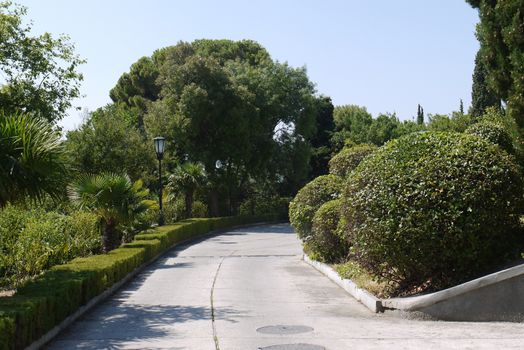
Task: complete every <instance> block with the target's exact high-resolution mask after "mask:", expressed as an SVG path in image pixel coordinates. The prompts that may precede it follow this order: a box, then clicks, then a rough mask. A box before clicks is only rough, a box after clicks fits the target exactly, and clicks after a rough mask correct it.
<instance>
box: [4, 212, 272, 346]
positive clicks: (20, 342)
mask: <svg viewBox="0 0 524 350" xmlns="http://www.w3.org/2000/svg"><path fill="white" fill-rule="evenodd" d="M276 220H277V217H276V216H258V217H254V216H234V217H222V218H205V219H189V220H184V221H181V222H178V223H176V224H173V225H166V226H162V227H157V228H154V229H152V230H149V231H147V232H146V233H143V234H139V235H136V236H135V239H134V241H133V242H131V243H127V244H124V245H122V246H121V247H120V248H118V249H115V250H113V251H111V252H109V253H108V254H104V255H93V256H90V257H85V258H77V259H74V260H72V261H71V262H69V263H67V264H64V265H57V266H54V267H52V268H51V269H50V270H48V271H46V272H44V273H43V274H42V275H41V276H39V277H38V278H36V279H35V280H33V281H31V282H29V283H28V284H27V285H25V286H24V287H22V288H20V289H19V290H18V291H17V293H16V294H15V295H14V296H12V297H4V298H0V349H1V350H4V349H5V350H11V349H23V348H25V347H27V346H29V345H30V344H31V343H33V342H34V341H36V340H38V339H39V338H40V337H41V336H43V335H44V334H45V333H47V332H48V331H50V330H51V329H53V328H54V327H55V326H57V325H58V324H60V322H62V321H63V320H64V319H65V318H67V317H68V316H69V315H71V314H73V313H74V312H75V311H76V310H77V309H78V308H80V307H81V306H83V305H85V304H86V303H87V302H89V300H91V299H92V298H94V297H96V296H97V295H99V294H101V293H103V292H104V291H105V290H107V289H108V288H110V287H111V286H112V285H114V284H115V283H117V282H118V281H120V280H122V279H123V278H124V277H126V276H127V275H128V274H129V273H131V272H133V270H135V269H136V268H138V267H139V266H141V265H142V264H144V263H146V262H148V261H150V260H151V259H153V258H154V257H155V256H157V255H158V254H160V253H162V252H163V251H165V250H167V249H168V248H170V247H172V246H173V245H175V244H176V243H179V242H182V241H185V240H187V239H191V238H195V237H198V236H201V235H203V234H206V233H208V232H209V231H212V230H217V229H223V228H228V227H232V226H236V225H243V224H249V223H255V222H262V221H276Z"/></svg>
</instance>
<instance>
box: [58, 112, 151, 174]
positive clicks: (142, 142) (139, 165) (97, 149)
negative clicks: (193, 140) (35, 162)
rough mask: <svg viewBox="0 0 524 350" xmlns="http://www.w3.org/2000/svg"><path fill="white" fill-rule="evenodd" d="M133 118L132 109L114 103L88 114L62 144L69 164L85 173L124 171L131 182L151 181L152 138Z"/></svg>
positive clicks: (134, 116)
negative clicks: (143, 131) (148, 137)
mask: <svg viewBox="0 0 524 350" xmlns="http://www.w3.org/2000/svg"><path fill="white" fill-rule="evenodd" d="M136 118H137V117H136V113H134V112H133V111H132V110H130V109H126V108H124V107H123V106H117V105H107V106H105V107H102V108H99V109H97V110H96V111H95V112H93V113H91V114H90V115H89V119H88V120H87V121H86V122H85V123H84V124H83V125H82V126H80V128H78V129H77V130H73V131H70V132H68V133H67V141H66V143H65V144H66V148H67V150H68V156H69V159H70V163H71V164H72V166H73V167H74V168H75V169H76V170H77V171H78V172H80V173H84V174H85V173H95V174H98V173H102V172H116V173H121V172H124V173H126V174H129V176H130V177H131V179H132V180H133V181H136V180H139V179H144V180H146V183H150V182H152V181H154V180H153V178H152V174H153V172H154V170H155V169H156V159H155V157H154V154H155V153H154V149H153V141H152V140H147V139H146V138H145V137H144V136H143V135H142V134H141V133H140V131H139V130H138V129H136V128H135V127H134V126H133V121H134V120H135V119H136Z"/></svg>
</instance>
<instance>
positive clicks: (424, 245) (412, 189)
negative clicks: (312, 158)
mask: <svg viewBox="0 0 524 350" xmlns="http://www.w3.org/2000/svg"><path fill="white" fill-rule="evenodd" d="M522 185H523V183H522V179H521V177H520V172H519V169H518V167H517V166H516V165H515V164H514V162H513V157H511V156H510V155H508V154H507V153H506V152H504V151H502V150H501V149H500V148H499V147H497V146H495V145H493V144H492V143H490V142H487V141H485V140H483V139H481V138H479V137H477V136H473V135H468V134H457V133H433V132H428V133H417V134H411V135H408V136H405V137H403V138H400V139H398V140H395V141H392V142H390V143H388V144H386V145H385V146H384V147H382V148H381V149H379V150H378V151H377V152H375V153H374V154H373V155H372V156H370V157H369V158H367V159H366V160H365V161H363V162H362V163H361V164H360V165H359V167H358V168H357V169H356V170H355V171H354V172H353V173H352V174H351V175H350V177H349V178H348V181H347V185H346V188H345V190H344V194H343V201H344V203H343V213H344V214H343V215H344V218H345V219H346V230H347V231H346V232H344V235H345V237H346V239H348V240H350V241H351V243H352V248H351V251H350V256H351V258H352V259H355V260H356V261H357V262H358V263H360V264H361V265H362V266H363V267H364V268H366V269H368V270H369V271H371V272H372V273H373V274H374V275H375V276H379V277H382V278H385V279H386V280H387V281H389V282H391V283H394V284H396V286H397V293H403V292H409V291H414V290H416V289H417V288H418V290H424V289H428V290H433V289H440V288H444V287H449V286H451V285H454V284H456V283H459V282H462V281H465V280H467V279H470V278H473V277H476V276H478V275H480V274H483V273H485V272H486V271H489V270H490V269H493V268H496V267H497V266H498V265H499V264H503V263H505V262H507V261H508V260H512V259H515V258H517V257H518V256H519V253H520V252H521V249H522V246H523V245H522V232H521V230H520V226H519V215H520V214H521V213H522Z"/></svg>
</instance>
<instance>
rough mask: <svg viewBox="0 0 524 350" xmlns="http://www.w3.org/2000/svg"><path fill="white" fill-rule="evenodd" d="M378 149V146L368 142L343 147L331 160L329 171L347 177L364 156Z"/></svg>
mask: <svg viewBox="0 0 524 350" xmlns="http://www.w3.org/2000/svg"><path fill="white" fill-rule="evenodd" d="M376 149H377V146H375V145H367V144H362V145H358V146H354V147H349V148H344V149H342V151H340V152H339V153H337V154H335V155H334V156H333V158H331V160H330V161H329V173H330V174H333V175H337V176H340V177H341V178H343V179H345V178H346V177H347V176H348V175H349V174H350V173H351V172H352V171H353V170H355V169H356V168H357V166H358V165H359V164H360V162H361V161H362V160H363V159H364V158H366V157H367V156H368V155H370V154H371V153H373V152H375V150H376Z"/></svg>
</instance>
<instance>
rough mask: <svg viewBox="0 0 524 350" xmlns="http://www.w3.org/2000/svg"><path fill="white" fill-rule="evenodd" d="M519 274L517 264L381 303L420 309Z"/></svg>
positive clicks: (522, 267)
mask: <svg viewBox="0 0 524 350" xmlns="http://www.w3.org/2000/svg"><path fill="white" fill-rule="evenodd" d="M520 275H524V265H518V266H515V267H511V268H509V269H506V270H502V271H498V272H495V273H492V274H489V275H486V276H483V277H480V278H477V279H474V280H472V281H469V282H466V283H463V284H459V285H457V286H455V287H451V288H448V289H444V290H441V291H438V292H435V293H431V294H426V295H420V296H413V297H406V298H392V299H384V300H382V305H383V306H384V307H386V308H390V309H398V310H404V311H413V310H420V309H422V308H426V307H429V306H432V305H434V304H437V303H441V302H444V301H447V300H449V299H451V298H455V297H458V296H461V295H463V294H466V293H471V292H476V291H477V290H479V289H481V288H485V287H488V286H492V285H494V284H497V283H501V282H504V281H507V280H509V279H512V278H515V277H518V276H520Z"/></svg>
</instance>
